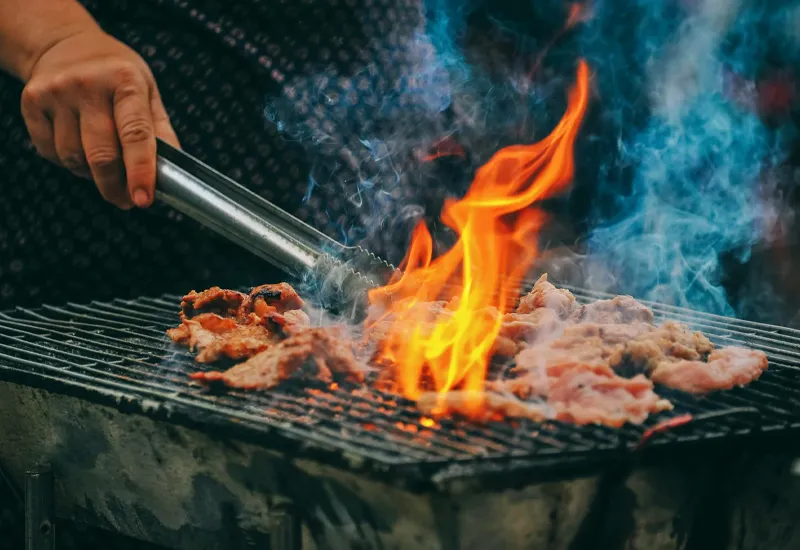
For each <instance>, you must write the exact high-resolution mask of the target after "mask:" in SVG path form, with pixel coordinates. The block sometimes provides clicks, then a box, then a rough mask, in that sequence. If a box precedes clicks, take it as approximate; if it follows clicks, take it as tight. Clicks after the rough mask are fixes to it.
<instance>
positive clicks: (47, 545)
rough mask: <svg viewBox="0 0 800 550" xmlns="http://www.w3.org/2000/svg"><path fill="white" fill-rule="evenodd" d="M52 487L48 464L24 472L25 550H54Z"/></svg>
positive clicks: (51, 474)
mask: <svg viewBox="0 0 800 550" xmlns="http://www.w3.org/2000/svg"><path fill="white" fill-rule="evenodd" d="M53 485H54V481H53V470H52V469H51V468H50V465H49V464H38V465H36V466H35V467H34V468H32V469H31V470H28V471H27V472H25V550H55V547H56V538H55V534H56V533H55V530H56V529H55V522H54V519H55V517H54V505H53Z"/></svg>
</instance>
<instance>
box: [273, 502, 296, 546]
mask: <svg viewBox="0 0 800 550" xmlns="http://www.w3.org/2000/svg"><path fill="white" fill-rule="evenodd" d="M269 516H270V527H271V529H270V534H269V540H270V544H269V546H270V550H302V548H303V536H302V529H301V524H300V517H299V516H298V514H297V511H296V510H295V508H294V506H293V505H292V504H291V503H290V502H288V501H287V502H281V503H279V504H277V505H275V506H273V507H272V509H271V510H270V513H269Z"/></svg>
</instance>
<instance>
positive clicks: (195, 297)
mask: <svg viewBox="0 0 800 550" xmlns="http://www.w3.org/2000/svg"><path fill="white" fill-rule="evenodd" d="M246 298H247V296H246V295H244V294H242V293H241V292H236V291H235V290H225V289H222V288H220V287H218V286H212V287H211V288H209V289H208V290H204V291H203V292H195V291H194V290H192V291H191V292H190V293H189V294H187V295H186V296H184V297H183V300H181V317H185V318H188V319H191V318H192V317H194V316H195V315H200V314H202V313H216V314H218V315H222V316H223V317H236V316H237V315H238V314H239V308H240V307H241V306H242V304H243V303H244V302H245V300H246Z"/></svg>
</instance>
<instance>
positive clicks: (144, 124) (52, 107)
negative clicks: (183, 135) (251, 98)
mask: <svg viewBox="0 0 800 550" xmlns="http://www.w3.org/2000/svg"><path fill="white" fill-rule="evenodd" d="M145 69H146V68H145ZM43 82H44V83H43V84H38V83H37V82H33V83H29V85H28V86H26V88H25V90H24V91H23V97H22V114H23V116H24V118H25V123H26V125H27V127H28V131H29V133H30V136H31V141H32V142H33V144H34V145H35V147H36V149H37V151H38V152H39V154H40V155H42V156H43V157H45V158H47V159H49V160H51V161H53V162H55V163H58V164H61V165H63V166H65V167H66V168H68V169H69V170H71V171H72V172H73V173H75V174H76V175H78V176H81V177H86V178H89V177H91V178H92V179H94V180H95V183H96V184H97V187H98V189H99V190H100V193H101V194H102V195H103V197H104V198H105V199H106V200H108V201H109V202H111V203H113V204H115V205H117V206H119V207H121V208H126V209H127V208H130V207H131V206H133V205H134V204H135V205H136V206H139V207H147V206H150V204H152V202H153V197H154V196H155V180H156V137H158V138H160V139H163V140H164V141H166V142H167V143H170V144H171V145H173V146H175V147H180V143H179V141H178V138H177V136H176V135H175V131H174V130H173V128H172V125H171V124H170V122H169V117H168V115H167V112H166V109H165V108H164V104H163V102H162V100H161V96H160V94H159V92H158V89H157V88H156V85H155V82H153V80H152V75H150V74H149V71H147V70H142V67H139V66H137V65H136V64H135V63H133V64H130V65H125V66H123V67H119V66H118V67H115V68H114V71H113V74H110V75H108V78H107V79H106V80H104V81H100V82H99V85H96V86H95V85H92V86H90V85H89V84H93V82H94V81H93V80H92V79H88V80H78V81H77V83H74V82H73V83H70V81H67V82H66V84H65V83H64V82H61V83H59V82H56V81H55V80H52V79H51V81H48V80H44V81H43ZM94 84H98V82H94Z"/></svg>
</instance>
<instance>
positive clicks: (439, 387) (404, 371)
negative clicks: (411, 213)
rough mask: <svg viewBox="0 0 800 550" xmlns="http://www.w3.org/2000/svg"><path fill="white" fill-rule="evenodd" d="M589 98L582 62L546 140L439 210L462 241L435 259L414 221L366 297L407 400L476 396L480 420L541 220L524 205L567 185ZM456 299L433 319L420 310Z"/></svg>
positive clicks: (485, 173)
mask: <svg viewBox="0 0 800 550" xmlns="http://www.w3.org/2000/svg"><path fill="white" fill-rule="evenodd" d="M588 96H589V68H588V66H587V64H586V63H585V62H584V61H583V60H581V61H580V62H579V64H578V71H577V80H576V84H575V86H574V87H573V88H572V89H571V90H570V92H569V101H568V105H567V110H566V113H565V114H564V116H563V118H562V119H561V121H560V122H559V124H558V125H557V126H556V127H555V129H554V130H553V131H552V132H551V133H550V135H548V136H547V137H546V138H545V139H543V140H542V141H540V142H538V143H535V144H533V145H515V146H511V147H506V148H505V149H502V150H500V151H499V152H497V153H496V154H495V155H494V156H493V157H492V159H490V160H489V162H487V163H486V164H485V165H484V166H482V167H481V168H480V169H479V170H478V172H477V174H476V177H475V180H474V181H473V183H472V186H471V187H470V189H469V191H468V192H467V194H466V196H465V197H464V198H463V199H461V200H458V201H449V202H448V203H446V204H445V206H444V209H443V211H442V221H443V222H444V223H445V224H447V226H448V227H450V228H451V229H453V230H454V231H456V233H457V234H458V235H459V239H458V241H457V242H456V244H455V246H453V248H451V249H450V250H449V251H447V252H446V253H444V254H443V255H441V256H439V257H438V258H436V259H435V260H434V259H433V241H432V238H431V234H430V232H429V231H428V228H427V226H426V225H425V224H424V222H420V223H419V224H418V225H417V227H416V228H415V230H414V233H413V235H412V241H411V245H410V247H409V250H408V253H407V254H406V258H405V260H404V261H403V264H402V266H401V267H402V268H403V273H402V275H400V276H399V277H398V278H396V279H395V280H393V281H392V282H390V283H389V284H388V285H386V286H384V287H381V288H378V289H375V290H373V291H371V292H370V294H369V299H370V304H371V305H373V306H376V307H377V308H378V309H380V310H381V311H383V312H384V313H383V317H382V318H381V319H380V320H381V321H382V322H384V323H387V324H388V325H389V328H388V332H386V335H385V338H383V339H382V348H381V350H380V352H381V354H382V357H383V359H385V360H387V361H388V362H390V363H391V364H392V365H394V368H395V369H397V372H396V376H395V380H396V381H397V383H398V385H399V389H400V390H401V391H402V393H403V394H404V395H405V396H406V397H408V398H410V399H417V398H418V397H419V396H420V394H421V393H422V384H423V381H424V382H425V383H427V384H432V386H433V389H435V390H436V391H437V392H439V393H444V392H447V391H448V390H450V389H453V388H454V387H460V388H461V389H464V390H467V391H468V392H469V395H474V396H475V398H474V402H473V403H470V407H469V410H470V412H472V413H475V414H477V413H478V412H480V410H481V406H482V398H481V397H480V395H481V393H480V392H481V391H482V390H483V387H484V382H485V379H486V373H487V369H488V365H489V361H490V356H491V349H492V345H493V344H494V341H495V339H496V338H497V335H498V333H499V331H500V327H501V322H502V314H503V313H506V312H507V311H508V308H509V304H513V303H514V302H515V301H516V299H517V298H518V297H519V296H518V292H519V288H518V285H519V281H520V280H521V279H522V277H523V276H524V275H525V274H526V273H527V270H528V269H529V268H530V266H531V264H532V262H533V260H534V259H535V257H536V252H537V244H536V241H537V234H538V230H539V229H540V228H541V226H542V224H543V223H544V222H545V215H544V213H543V212H542V211H541V210H538V209H536V208H531V205H532V204H533V203H535V202H537V201H540V200H542V199H546V198H548V197H551V196H553V195H555V194H557V193H559V192H562V191H564V190H565V189H566V188H567V187H568V186H569V184H570V183H571V181H572V176H573V172H574V159H573V145H574V142H575V137H576V135H577V133H578V129H579V127H580V124H581V122H582V120H583V116H584V113H585V111H586V105H587V102H588ZM453 296H456V297H457V298H456V299H454V300H453V301H452V302H451V304H450V305H448V306H447V307H446V308H440V311H438V312H436V311H435V310H432V309H431V307H430V306H428V305H426V304H428V303H429V302H432V301H436V300H441V299H447V298H450V297H453ZM494 312H498V313H499V314H496V313H494Z"/></svg>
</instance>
